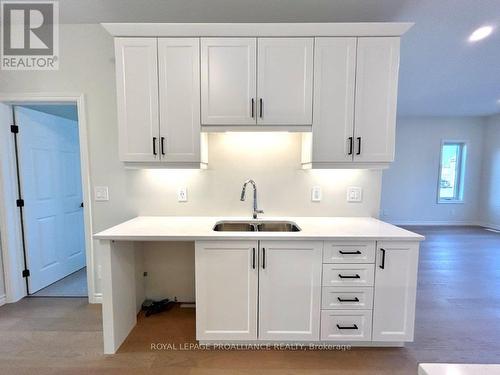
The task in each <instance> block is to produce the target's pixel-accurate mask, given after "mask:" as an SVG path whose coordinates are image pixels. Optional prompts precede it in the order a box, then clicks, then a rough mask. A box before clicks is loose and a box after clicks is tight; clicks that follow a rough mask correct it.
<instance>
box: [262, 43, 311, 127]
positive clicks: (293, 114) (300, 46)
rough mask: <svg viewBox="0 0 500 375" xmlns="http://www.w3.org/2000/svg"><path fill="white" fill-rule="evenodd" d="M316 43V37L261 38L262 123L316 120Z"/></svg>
mask: <svg viewBox="0 0 500 375" xmlns="http://www.w3.org/2000/svg"><path fill="white" fill-rule="evenodd" d="M313 45H314V39H313V38H259V39H258V67H257V72H258V74H257V77H258V81H257V97H258V121H257V122H258V123H259V124H263V125H311V124H312V90H313ZM261 100H262V104H261Z"/></svg>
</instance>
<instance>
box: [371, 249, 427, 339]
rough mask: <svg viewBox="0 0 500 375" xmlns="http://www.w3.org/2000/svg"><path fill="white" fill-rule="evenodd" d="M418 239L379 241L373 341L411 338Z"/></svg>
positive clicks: (413, 319)
mask: <svg viewBox="0 0 500 375" xmlns="http://www.w3.org/2000/svg"><path fill="white" fill-rule="evenodd" d="M418 247H419V244H418V242H379V243H378V244H377V262H376V267H375V269H376V270H375V297H374V302H373V304H374V305H373V340H374V341H412V340H413V328H414V324H415V296H416V291H417V269H418Z"/></svg>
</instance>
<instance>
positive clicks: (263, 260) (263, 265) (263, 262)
mask: <svg viewBox="0 0 500 375" xmlns="http://www.w3.org/2000/svg"><path fill="white" fill-rule="evenodd" d="M262 269H263V270H265V269H266V248H265V247H263V248H262Z"/></svg>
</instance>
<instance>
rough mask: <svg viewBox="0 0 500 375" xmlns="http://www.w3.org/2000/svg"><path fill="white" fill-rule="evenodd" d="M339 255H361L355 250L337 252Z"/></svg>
mask: <svg viewBox="0 0 500 375" xmlns="http://www.w3.org/2000/svg"><path fill="white" fill-rule="evenodd" d="M339 253H340V254H342V255H356V254H361V251H359V250H356V251H344V250H339Z"/></svg>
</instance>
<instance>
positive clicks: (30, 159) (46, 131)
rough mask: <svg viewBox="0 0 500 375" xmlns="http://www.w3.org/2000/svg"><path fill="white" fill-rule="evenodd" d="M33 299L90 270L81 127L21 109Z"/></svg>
mask: <svg viewBox="0 0 500 375" xmlns="http://www.w3.org/2000/svg"><path fill="white" fill-rule="evenodd" d="M16 123H17V125H18V126H19V163H20V173H21V181H22V197H23V199H24V202H25V205H24V224H25V238H26V252H27V254H26V255H27V262H28V269H29V270H30V277H29V279H28V280H29V289H30V293H34V292H36V291H37V290H39V289H41V288H44V287H46V286H47V285H49V284H52V283H53V282H55V281H57V280H59V279H61V278H63V277H65V276H67V275H69V274H70V273H73V272H75V271H77V270H79V269H81V268H83V267H85V239H84V224H83V208H82V207H81V204H82V202H83V198H82V182H81V172H80V145H79V138H78V123H77V122H76V121H72V120H67V119H64V118H62V117H58V116H53V115H49V114H46V113H42V112H38V111H34V110H31V109H27V108H20V107H16Z"/></svg>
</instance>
